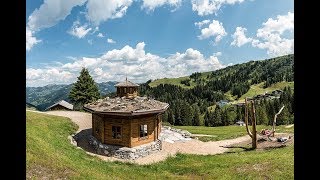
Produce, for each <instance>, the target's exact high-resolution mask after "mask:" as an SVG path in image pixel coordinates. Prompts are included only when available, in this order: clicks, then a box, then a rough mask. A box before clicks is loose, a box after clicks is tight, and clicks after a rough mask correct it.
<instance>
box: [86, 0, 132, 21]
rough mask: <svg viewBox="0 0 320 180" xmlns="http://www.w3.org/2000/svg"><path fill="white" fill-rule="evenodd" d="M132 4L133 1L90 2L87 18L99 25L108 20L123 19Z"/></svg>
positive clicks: (96, 0)
mask: <svg viewBox="0 0 320 180" xmlns="http://www.w3.org/2000/svg"><path fill="white" fill-rule="evenodd" d="M131 4H132V0H88V3H87V6H86V8H87V14H86V17H87V19H88V20H89V21H90V22H93V23H94V24H95V25H99V24H100V23H101V22H103V21H107V20H108V19H115V18H121V17H122V16H124V15H125V14H126V11H127V9H128V7H129V6H130V5H131Z"/></svg>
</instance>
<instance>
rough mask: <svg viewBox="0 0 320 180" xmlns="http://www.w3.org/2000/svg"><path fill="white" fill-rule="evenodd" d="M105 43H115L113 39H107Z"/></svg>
mask: <svg viewBox="0 0 320 180" xmlns="http://www.w3.org/2000/svg"><path fill="white" fill-rule="evenodd" d="M107 42H108V43H110V44H114V43H116V41H114V40H113V39H110V38H108V39H107Z"/></svg>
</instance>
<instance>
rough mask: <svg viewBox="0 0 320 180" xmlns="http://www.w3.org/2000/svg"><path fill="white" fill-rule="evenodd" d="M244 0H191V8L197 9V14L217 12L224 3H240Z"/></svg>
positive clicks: (203, 14)
mask: <svg viewBox="0 0 320 180" xmlns="http://www.w3.org/2000/svg"><path fill="white" fill-rule="evenodd" d="M243 1H244V0H191V3H192V10H193V11H197V12H198V15H199V16H205V15H209V14H213V13H215V14H216V13H217V12H218V10H219V9H220V8H221V6H222V5H224V4H231V5H233V4H235V3H242V2H243Z"/></svg>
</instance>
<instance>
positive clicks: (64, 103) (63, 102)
mask: <svg viewBox="0 0 320 180" xmlns="http://www.w3.org/2000/svg"><path fill="white" fill-rule="evenodd" d="M56 105H61V106H63V107H65V108H67V109H70V110H73V105H72V104H70V103H68V102H67V101H64V100H61V101H59V102H57V103H55V104H53V105H51V106H49V107H47V109H46V110H48V109H50V108H52V107H54V106H56Z"/></svg>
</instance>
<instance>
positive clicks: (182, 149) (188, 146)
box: [45, 111, 250, 164]
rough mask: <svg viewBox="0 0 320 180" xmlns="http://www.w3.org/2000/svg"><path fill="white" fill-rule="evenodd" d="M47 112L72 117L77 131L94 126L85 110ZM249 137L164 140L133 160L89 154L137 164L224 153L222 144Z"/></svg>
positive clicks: (238, 141)
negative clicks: (183, 155) (156, 149)
mask: <svg viewBox="0 0 320 180" xmlns="http://www.w3.org/2000/svg"><path fill="white" fill-rule="evenodd" d="M45 113H46V114H51V115H57V116H64V117H68V118H70V119H71V120H72V121H73V122H75V123H76V124H78V125H79V129H78V131H77V132H80V131H82V130H91V128H92V123H91V114H89V113H83V112H77V111H49V112H45ZM89 134H90V133H89ZM249 139H250V137H249V136H248V135H246V136H242V137H239V138H235V139H230V140H222V141H211V142H202V141H199V140H197V139H192V140H189V141H186V142H174V143H168V142H163V143H162V150H161V151H159V152H157V153H154V154H151V155H149V156H146V157H142V158H138V159H136V160H133V161H128V160H120V159H116V158H111V157H106V156H101V155H97V154H94V153H92V152H88V154H91V155H95V156H97V157H99V158H101V159H103V160H106V161H115V160H116V161H124V162H133V163H137V164H151V163H155V162H159V161H163V160H165V159H166V158H167V157H169V156H174V155H175V154H176V153H178V152H179V153H186V154H201V155H208V154H211V155H213V154H220V153H224V152H226V151H227V150H228V149H227V148H223V147H221V146H226V145H231V144H235V143H240V142H244V141H248V140H249Z"/></svg>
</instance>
